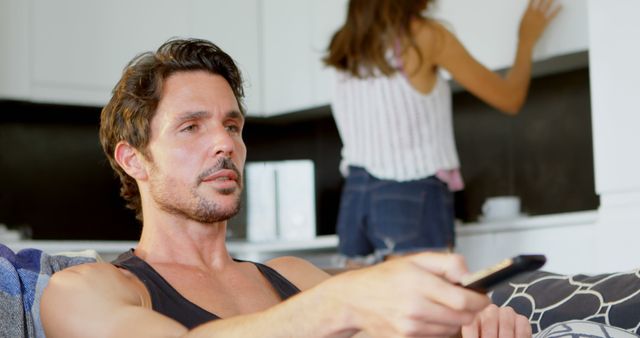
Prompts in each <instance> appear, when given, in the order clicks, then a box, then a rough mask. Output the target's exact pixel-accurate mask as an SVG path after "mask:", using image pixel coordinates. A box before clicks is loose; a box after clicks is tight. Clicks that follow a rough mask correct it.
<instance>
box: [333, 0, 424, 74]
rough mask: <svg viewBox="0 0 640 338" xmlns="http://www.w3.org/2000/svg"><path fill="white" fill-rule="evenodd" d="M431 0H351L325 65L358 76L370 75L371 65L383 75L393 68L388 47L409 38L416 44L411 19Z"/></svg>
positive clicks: (371, 71) (390, 71)
mask: <svg viewBox="0 0 640 338" xmlns="http://www.w3.org/2000/svg"><path fill="white" fill-rule="evenodd" d="M432 2H433V0H350V1H349V8H348V12H347V20H346V22H345V24H344V25H343V26H342V28H340V29H339V30H338V31H337V32H336V33H335V34H334V35H333V38H332V39H331V43H330V45H329V48H328V53H327V55H326V57H325V58H324V60H323V61H324V62H325V64H326V65H328V66H331V67H335V68H336V69H338V70H341V71H346V72H348V73H350V74H351V75H353V76H355V77H359V78H363V77H368V76H373V75H374V69H379V70H380V71H381V72H382V74H384V75H391V74H393V73H394V72H395V71H396V69H394V68H393V67H392V66H391V65H390V64H389V62H388V61H387V59H386V56H385V54H386V52H387V50H389V48H395V44H396V43H398V42H405V41H406V42H408V43H409V46H410V47H412V48H415V49H416V51H417V52H418V55H419V57H420V58H421V59H422V55H421V53H420V51H419V50H418V48H417V46H416V43H415V40H414V38H413V37H412V35H411V19H412V18H414V17H419V16H420V12H421V11H422V10H423V9H425V8H426V7H427V6H428V5H429V4H430V3H432Z"/></svg>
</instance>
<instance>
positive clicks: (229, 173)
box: [202, 169, 238, 182]
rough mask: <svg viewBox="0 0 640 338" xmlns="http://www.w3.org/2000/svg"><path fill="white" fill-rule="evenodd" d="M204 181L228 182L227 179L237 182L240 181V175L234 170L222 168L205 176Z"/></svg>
mask: <svg viewBox="0 0 640 338" xmlns="http://www.w3.org/2000/svg"><path fill="white" fill-rule="evenodd" d="M202 181H203V182H226V181H234V182H236V181H238V175H237V174H236V172H235V171H233V170H229V169H222V170H219V171H216V172H214V173H213V174H211V175H209V176H207V177H205V178H204V179H203V180H202Z"/></svg>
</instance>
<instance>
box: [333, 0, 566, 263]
mask: <svg viewBox="0 0 640 338" xmlns="http://www.w3.org/2000/svg"><path fill="white" fill-rule="evenodd" d="M505 1H506V0H505ZM431 2H432V0H351V1H350V2H349V10H348V14H347V20H346V22H345V24H344V25H343V26H342V28H340V29H339V30H338V31H337V32H336V33H335V35H334V36H333V39H332V41H331V44H330V46H329V50H328V54H327V56H326V57H325V59H324V61H325V63H326V64H327V65H329V66H331V67H333V68H335V69H336V70H337V74H336V75H337V76H336V83H335V87H334V88H335V92H334V97H333V101H332V110H333V114H334V118H335V120H336V124H337V126H338V130H339V132H340V136H341V138H342V143H343V149H342V156H343V161H342V165H341V169H342V172H343V174H346V175H347V179H346V184H345V187H344V188H343V192H342V200H341V205H340V213H339V216H338V226H337V227H338V235H339V238H340V245H339V248H340V252H341V253H342V254H343V255H345V256H346V257H348V258H351V262H354V261H358V260H362V259H364V260H365V263H371V262H375V261H377V260H379V259H381V258H384V257H386V256H387V255H389V254H392V253H393V254H400V253H407V252H411V251H417V250H424V249H430V250H447V249H451V248H452V247H453V244H454V228H453V225H454V211H453V195H452V191H457V190H460V189H462V188H463V182H462V178H461V176H460V172H459V166H460V165H459V161H458V155H457V152H456V148H455V141H454V135H453V126H452V116H451V115H452V110H451V90H450V88H449V84H448V82H447V81H446V80H445V79H443V77H442V75H441V70H446V71H447V72H449V74H451V76H452V77H453V78H454V79H455V80H456V81H457V82H458V83H459V84H461V85H462V86H463V87H464V88H466V89H467V90H468V91H469V92H471V93H472V94H474V95H475V96H477V97H478V98H480V99H481V100H483V101H485V102H486V103H488V104H489V105H491V106H493V107H495V108H496V109H498V110H500V111H502V112H504V113H506V114H508V115H515V114H517V112H518V111H519V110H520V108H521V107H522V105H523V103H524V101H525V98H526V96H527V91H528V88H529V81H530V77H531V54H532V51H533V47H534V46H535V44H536V42H537V41H538V39H539V38H540V36H541V35H542V33H543V31H544V30H545V28H546V27H547V25H548V24H549V22H550V21H551V20H552V19H553V18H554V17H555V16H556V14H557V13H558V11H559V7H558V6H555V5H554V0H530V2H529V5H528V7H527V9H526V11H525V12H524V15H523V17H522V20H521V22H520V29H519V35H518V37H519V40H518V48H517V53H516V56H515V61H514V63H513V66H512V68H511V70H510V71H509V72H508V73H507V74H506V75H505V76H504V77H502V76H500V75H498V74H496V73H494V72H492V71H490V70H489V69H487V68H486V67H484V66H483V65H481V64H480V63H479V62H478V61H476V60H475V59H474V58H473V57H472V56H471V55H470V54H469V53H468V52H467V51H466V50H465V48H464V46H463V45H462V44H461V43H460V41H459V40H458V39H457V38H456V37H455V35H454V34H452V33H451V32H449V31H448V30H447V29H446V28H444V27H443V26H442V25H441V24H439V23H438V22H436V21H434V20H432V19H428V18H426V17H425V16H423V15H422V14H421V13H423V12H424V11H425V10H427V9H428V6H429V5H430V4H431ZM360 263H362V262H360Z"/></svg>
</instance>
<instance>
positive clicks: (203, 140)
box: [100, 39, 245, 221]
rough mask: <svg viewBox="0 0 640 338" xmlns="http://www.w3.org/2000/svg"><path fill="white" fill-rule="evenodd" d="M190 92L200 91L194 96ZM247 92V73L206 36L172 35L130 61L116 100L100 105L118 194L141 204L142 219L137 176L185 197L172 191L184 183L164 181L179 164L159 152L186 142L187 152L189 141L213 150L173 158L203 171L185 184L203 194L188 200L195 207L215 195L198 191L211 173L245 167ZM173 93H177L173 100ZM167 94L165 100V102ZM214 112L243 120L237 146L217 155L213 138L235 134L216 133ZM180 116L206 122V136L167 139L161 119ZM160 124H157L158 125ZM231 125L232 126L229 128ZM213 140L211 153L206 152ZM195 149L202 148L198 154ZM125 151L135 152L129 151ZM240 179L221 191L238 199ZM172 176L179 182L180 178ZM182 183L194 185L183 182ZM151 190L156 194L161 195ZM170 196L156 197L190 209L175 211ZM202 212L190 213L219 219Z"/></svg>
mask: <svg viewBox="0 0 640 338" xmlns="http://www.w3.org/2000/svg"><path fill="white" fill-rule="evenodd" d="M185 90H186V91H188V92H185ZM179 91H182V92H179ZM189 93H191V94H193V95H196V96H191V97H189ZM176 95H182V97H175V96H176ZM198 95H199V96H198ZM243 95H244V93H243V89H242V78H241V75H240V72H239V70H238V69H237V67H236V65H235V63H234V62H233V60H232V59H231V57H229V56H228V55H227V54H226V53H225V52H223V51H222V50H221V49H220V48H218V47H217V46H215V45H214V44H212V43H210V42H208V41H204V40H196V39H189V40H170V41H168V42H166V43H165V44H163V45H162V46H160V48H158V50H157V51H156V52H155V53H152V52H147V53H143V54H140V55H138V56H137V57H135V58H134V59H133V60H132V61H131V62H130V63H129V64H128V65H127V67H126V68H125V69H124V72H123V75H122V78H121V79H120V81H119V82H118V84H117V85H116V87H115V88H114V90H113V96H112V98H111V100H110V101H109V103H108V104H107V105H106V106H105V107H104V109H103V110H102V115H101V124H100V141H101V143H102V147H103V150H104V152H105V154H106V155H107V158H108V159H109V162H110V164H111V166H112V167H113V168H114V170H115V171H116V173H117V174H118V176H119V178H120V181H121V183H122V187H121V190H120V193H121V195H122V196H123V197H124V198H125V200H126V201H127V206H128V207H129V208H131V209H134V210H135V211H136V214H137V217H138V218H139V219H142V201H141V195H140V190H139V185H138V182H145V183H143V184H145V185H148V186H149V191H150V192H151V194H150V195H154V194H156V195H157V194H160V195H161V196H159V197H160V198H161V199H163V198H164V199H179V198H180V197H179V196H167V194H169V193H171V191H172V189H173V188H178V187H171V186H166V184H165V183H167V182H164V183H163V182H161V181H162V180H163V179H167V178H170V177H169V176H170V175H171V173H173V172H176V171H179V170H176V168H169V167H167V165H169V163H167V162H162V161H160V160H161V159H162V160H167V161H170V160H171V157H170V156H166V155H167V153H170V152H171V151H172V150H175V149H177V148H180V147H182V148H183V150H184V151H187V150H190V149H191V148H189V147H192V148H193V149H191V150H193V152H192V153H191V154H189V155H192V156H201V157H202V156H211V157H210V158H208V159H198V160H199V161H201V163H199V164H195V163H193V161H192V160H191V159H190V160H186V159H184V158H183V159H182V160H181V161H184V162H185V163H173V164H172V165H176V166H180V165H185V166H186V165H198V166H200V167H198V168H188V169H190V170H200V172H199V173H198V174H197V175H196V177H195V178H193V180H195V181H193V184H192V185H191V186H187V187H183V188H184V189H189V190H191V193H192V194H195V195H197V196H196V197H195V198H196V199H198V200H199V201H195V202H194V201H182V202H184V203H187V204H189V206H188V207H189V208H194V207H197V206H196V205H195V204H203V203H204V204H205V205H204V207H206V206H207V203H209V202H206V201H207V200H209V201H210V200H211V198H212V197H211V196H208V197H207V196H200V194H201V193H202V191H198V190H199V189H202V188H201V187H200V188H199V187H198V186H200V185H202V184H205V183H206V182H208V181H209V179H210V178H211V177H210V176H211V175H216V174H215V173H216V172H219V170H221V169H223V168H227V169H229V168H231V167H233V168H232V170H231V171H234V170H235V171H236V172H237V173H238V174H239V173H240V172H241V171H242V166H243V165H244V156H245V149H244V143H242V138H241V134H240V133H239V132H241V130H242V123H243V122H244V118H243V115H244V109H243V106H242V98H243ZM229 96H230V97H229ZM167 100H171V102H169V101H167ZM165 101H167V102H166V103H167V104H164V103H165ZM204 101H206V102H204ZM169 103H170V104H171V106H169ZM218 103H220V104H221V105H220V104H218ZM163 106H164V110H163V109H162V108H163ZM194 109H195V110H194ZM220 109H226V110H227V111H221V110H220ZM213 110H215V111H213ZM221 114H222V115H221ZM227 115H228V116H227ZM231 115H233V116H231ZM224 116H227V117H231V119H230V120H225V119H226V118H227V117H224ZM213 118H215V119H216V123H218V124H221V123H229V121H232V122H233V123H234V124H237V123H240V125H239V126H237V128H239V131H238V133H237V134H234V135H232V138H234V139H233V141H232V142H231V143H234V144H233V145H232V146H233V147H235V149H230V150H224V151H223V152H218V153H216V154H213V153H211V152H215V150H214V148H215V147H218V146H219V144H214V142H218V141H221V142H222V143H225V142H227V143H229V142H228V141H229V140H221V139H218V138H217V136H220V135H219V134H220V130H219V129H216V128H217V127H218V126H217V125H215V126H214V125H213V124H212V123H213V120H212V119H213ZM171 119H173V120H171ZM176 119H177V120H176ZM180 119H182V120H180ZM178 120H179V121H182V122H185V123H190V122H191V123H194V122H195V124H200V123H204V124H206V126H205V127H206V131H207V134H206V135H205V134H203V133H201V134H199V135H200V140H196V139H189V140H188V139H186V138H183V139H182V140H183V141H188V142H185V143H182V144H176V143H175V142H174V143H171V142H167V141H171V140H166V139H165V138H163V137H165V136H169V137H172V136H175V135H172V134H166V133H164V132H166V131H167V130H165V129H162V128H168V127H169V126H168V125H165V124H163V123H175V122H176V121H178ZM154 126H155V128H153V127H154ZM203 126H204V125H203ZM225 128H226V126H225ZM233 128H236V127H233ZM214 129H215V130H214ZM200 131H203V130H200ZM214 131H215V132H217V134H215V133H214ZM225 131H228V130H226V129H225ZM176 135H177V134H176ZM205 136H206V137H205ZM227 136H229V135H227ZM214 139H215V140H214ZM152 140H153V141H155V142H156V144H157V145H158V147H156V148H157V149H156V148H153V149H152V147H151V143H152ZM174 141H175V140H174ZM198 142H199V143H198ZM207 142H209V143H207ZM218 143H219V142H218ZM167 146H168V147H169V148H167ZM171 147H173V148H171ZM207 147H208V148H209V153H207V154H204V153H203V152H204V151H205V150H206V149H205V148H207ZM223 147H225V145H223ZM120 148H123V149H120ZM239 148H241V149H239ZM154 149H155V150H154ZM197 151H200V153H197V154H196V152H197ZM127 154H128V155H130V156H133V157H129V158H128V157H127ZM185 156H186V154H185ZM132 160H135V161H132ZM189 161H191V162H189ZM234 162H235V163H234ZM136 165H137V166H138V167H136ZM202 166H205V167H202ZM238 167H239V168H238ZM136 168H139V169H140V170H142V171H139V170H138V169H136ZM184 179H188V178H184ZM220 180H222V179H220ZM136 181H138V182H136ZM236 181H237V182H236V183H237V184H238V186H237V189H231V188H228V187H227V188H224V189H222V190H219V191H218V192H219V193H221V194H223V195H224V194H227V195H233V196H235V195H238V199H239V190H240V188H241V183H240V182H241V180H240V178H239V177H238V178H237V180H236ZM173 183H174V184H176V183H178V182H175V181H174V182H173ZM181 183H182V184H189V183H186V182H184V181H183V182H181ZM216 189H217V188H216ZM225 189H226V190H225ZM229 190H234V191H229ZM235 190H237V191H235ZM205 195H206V194H205ZM152 197H153V199H154V200H155V199H156V197H158V196H152ZM182 197H184V196H182ZM156 202H158V201H156ZM168 202H171V201H166V200H165V201H160V202H158V204H160V206H161V207H162V208H163V209H165V210H166V209H169V210H167V211H170V212H173V213H179V214H181V213H188V211H184V210H183V211H180V210H172V208H173V206H167V205H162V204H163V203H165V204H166V203H168ZM194 203H195V204H194ZM200 207H203V205H200ZM236 209H237V206H236ZM236 211H237V210H236ZM196 213H198V212H196ZM199 213H200V215H199V216H197V215H195V216H194V215H192V216H194V217H200V218H201V219H200V220H201V221H206V220H212V219H216V220H217V217H212V215H210V213H209V212H202V210H200V212H199ZM229 213H231V212H226V214H229ZM225 217H226V216H225ZM229 217H230V216H229ZM227 218H228V217H227Z"/></svg>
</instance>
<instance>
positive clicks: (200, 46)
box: [100, 39, 245, 220]
mask: <svg viewBox="0 0 640 338" xmlns="http://www.w3.org/2000/svg"><path fill="white" fill-rule="evenodd" d="M195 70H205V71H208V72H211V73H212V74H217V75H220V76H222V77H223V78H224V79H225V80H226V81H227V82H228V83H229V86H230V87H231V89H232V90H233V94H234V96H235V98H236V100H237V101H238V105H239V106H240V110H241V112H242V113H243V114H244V112H245V108H244V105H243V102H242V99H243V97H244V91H243V88H242V76H241V74H240V71H239V70H238V67H237V66H236V64H235V63H234V61H233V59H231V57H230V56H229V55H227V54H226V53H225V52H224V51H222V49H220V48H219V47H218V46H216V45H215V44H213V43H211V42H209V41H206V40H199V39H171V40H169V41H167V42H165V43H164V44H163V45H162V46H160V48H158V50H157V51H156V52H146V53H142V54H139V55H138V56H136V57H135V58H134V59H133V60H131V61H130V62H129V64H127V66H126V67H125V68H124V71H123V73H122V78H121V79H120V81H118V83H117V84H116V86H115V88H114V89H113V93H112V94H113V95H112V97H111V100H110V101H109V103H107V105H106V106H105V107H104V108H103V109H102V114H101V116H100V143H101V144H102V149H103V150H104V152H105V154H106V155H107V158H108V159H109V163H110V164H111V167H112V168H113V169H114V170H115V172H116V174H117V175H118V177H119V178H120V182H121V184H122V186H121V187H120V195H121V196H122V197H123V198H124V199H125V200H126V202H127V207H128V208H130V209H133V210H135V212H136V218H138V219H139V220H142V205H141V201H140V191H139V190H138V185H137V183H136V181H135V180H134V179H133V178H132V177H130V176H129V175H127V173H126V172H125V171H124V170H123V169H122V168H120V166H119V165H118V163H117V162H116V160H115V158H114V151H115V147H116V145H117V144H118V142H120V141H125V142H127V143H129V144H130V145H131V146H133V147H134V148H136V149H138V150H139V151H140V152H142V153H143V154H144V156H146V157H147V158H149V159H151V156H150V155H151V154H150V153H149V152H148V151H147V145H148V144H149V140H150V133H151V119H153V117H154V116H155V113H156V108H157V106H158V102H160V99H161V98H162V97H161V94H162V86H163V83H164V81H165V80H166V79H167V78H168V77H169V76H170V75H171V74H174V73H176V72H182V71H195Z"/></svg>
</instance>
